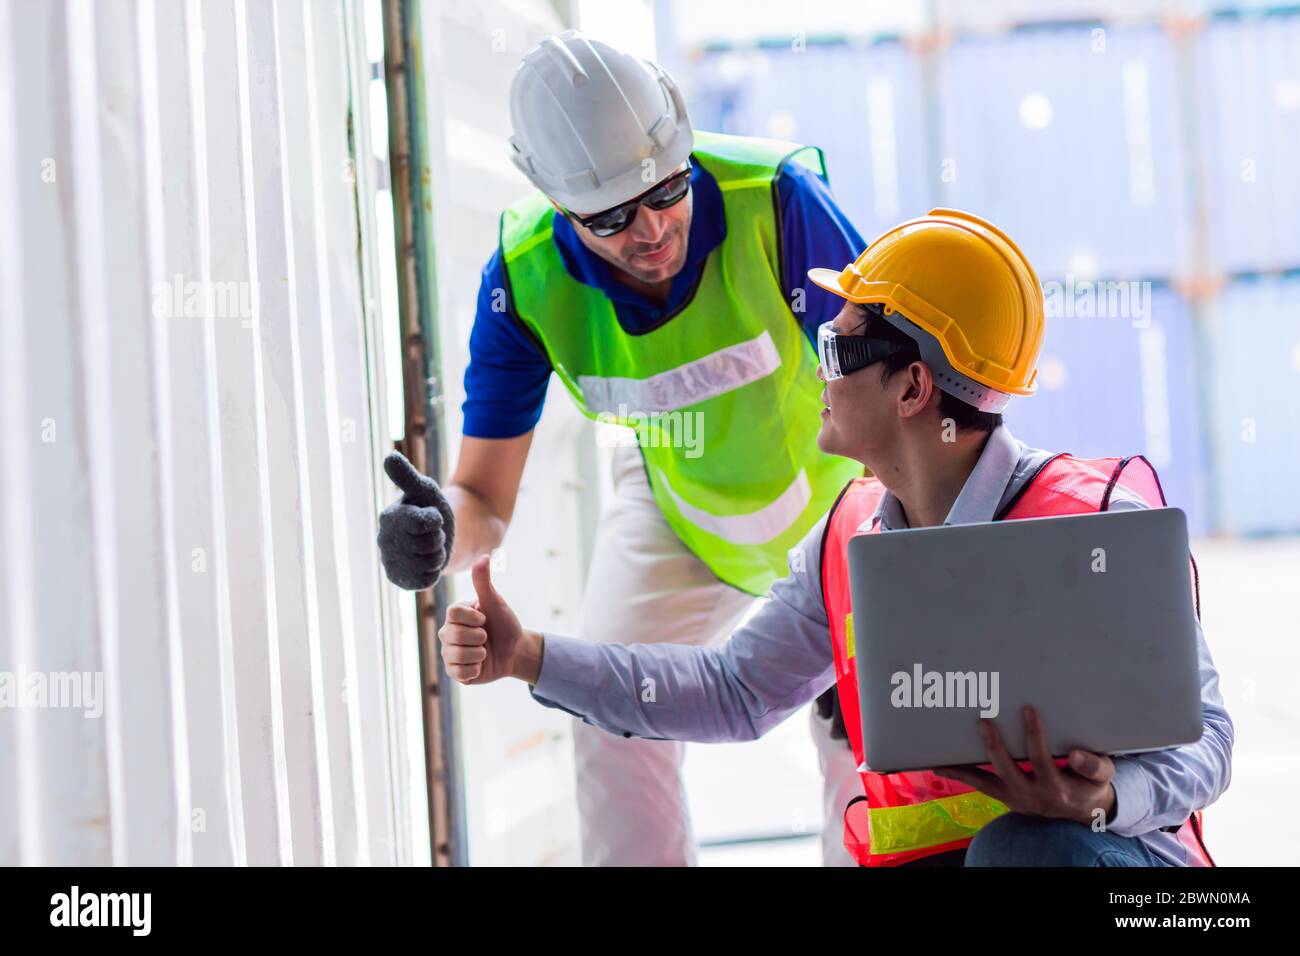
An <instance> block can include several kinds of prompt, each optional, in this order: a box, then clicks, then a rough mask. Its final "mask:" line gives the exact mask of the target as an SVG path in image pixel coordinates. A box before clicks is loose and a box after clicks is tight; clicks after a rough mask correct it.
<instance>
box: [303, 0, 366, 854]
mask: <svg viewBox="0 0 1300 956" xmlns="http://www.w3.org/2000/svg"><path fill="white" fill-rule="evenodd" d="M311 7H312V4H311V2H310V0H302V10H303V43H304V58H305V59H304V62H305V65H306V70H307V76H306V93H307V136H308V154H309V168H310V170H311V195H312V205H313V207H314V208H315V209H316V210H317V211H319V210H322V209H324V207H325V198H324V189H323V187H322V179H321V169H320V142H321V140H320V128H319V124H320V103H319V94H318V91H317V84H316V69H317V67H316V41H315V37H314V29H315V27H314V24H313V21H312V12H311ZM313 222H314V225H315V230H314V247H315V259H316V282H317V285H318V287H319V290H320V302H321V310H320V316H319V321H320V327H321V358H322V363H323V365H324V367H325V376H324V389H325V407H326V410H325V418H326V420H327V421H328V422H330V424H331V428H330V431H329V434H328V435H327V436H326V449H327V454H328V456H329V457H328V460H329V472H330V507H331V510H332V512H333V515H334V520H333V522H332V525H333V532H334V542H333V544H334V552H335V554H336V555H337V562H338V563H337V567H336V573H337V578H338V582H337V584H338V589H339V592H338V598H339V616H340V617H341V618H342V619H343V620H344V621H345V622H347V624H348V626H351V624H352V622H353V620H354V618H353V613H354V607H353V595H352V553H351V551H350V540H349V530H350V529H349V528H348V524H347V509H346V504H345V501H344V488H343V464H342V460H343V449H342V446H341V444H340V442H339V434H338V425H339V424H340V421H339V396H338V381H337V378H336V374H335V372H336V369H337V357H336V356H335V353H334V322H335V318H334V303H333V300H332V298H331V296H330V290H329V282H328V275H329V264H328V262H327V260H326V255H325V247H326V242H327V241H328V239H327V237H326V235H325V220H324V216H322V215H315V216H313ZM342 650H343V675H344V677H343V679H344V681H345V682H346V685H347V687H348V688H349V689H350V690H351V694H349V697H348V701H347V718H348V736H347V738H346V743H347V746H348V751H349V754H350V759H349V764H350V769H351V776H352V789H353V809H354V814H353V816H354V820H353V821H352V822H353V826H354V827H355V831H356V841H357V860H356V862H357V863H358V864H359V865H362V866H365V865H368V864H369V863H370V826H369V819H368V818H367V800H366V786H365V774H364V763H363V752H364V746H363V739H362V733H361V708H360V706H359V695H360V688H359V687H358V686H357V652H356V642H355V641H353V640H350V639H349V638H348V635H347V633H346V632H345V633H344V635H343V648H342Z"/></svg>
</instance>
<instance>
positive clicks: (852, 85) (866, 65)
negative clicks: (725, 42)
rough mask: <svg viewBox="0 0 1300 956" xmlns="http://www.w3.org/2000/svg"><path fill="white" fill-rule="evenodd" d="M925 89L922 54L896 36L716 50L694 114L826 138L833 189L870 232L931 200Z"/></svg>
mask: <svg viewBox="0 0 1300 956" xmlns="http://www.w3.org/2000/svg"><path fill="white" fill-rule="evenodd" d="M922 97H923V93H922V81H921V67H920V63H919V61H918V60H917V58H916V57H915V56H913V55H912V54H911V53H909V52H908V51H907V50H906V49H905V48H904V47H903V46H902V45H901V44H899V43H895V42H884V43H877V44H874V45H871V46H865V47H864V46H849V45H830V46H815V45H814V46H809V47H808V48H807V50H806V51H805V52H795V51H792V50H790V49H786V48H777V49H771V50H748V51H729V52H717V53H709V54H707V55H706V56H704V57H703V58H702V59H701V60H700V62H699V63H698V64H697V65H696V71H695V99H694V101H693V103H692V106H691V119H692V122H693V123H694V124H695V125H696V126H697V127H699V128H702V129H716V130H719V131H721V132H724V133H737V134H740V135H748V136H769V137H773V138H775V139H788V140H794V141H797V142H802V143H808V144H811V145H814V146H820V147H822V149H823V150H824V151H825V153H826V163H827V167H828V169H829V171H830V178H831V185H832V187H833V190H834V193H835V197H836V199H837V200H838V202H839V203H840V205H841V207H842V208H843V209H844V211H845V212H846V213H848V215H849V217H850V218H851V219H852V220H853V222H854V224H855V225H856V226H857V227H858V229H859V231H861V232H862V234H863V237H864V238H865V239H867V240H868V241H870V240H871V239H872V238H874V237H875V236H877V235H879V234H880V233H881V232H883V231H884V230H885V229H886V228H888V227H889V226H892V225H894V224H895V223H896V222H898V220H899V219H901V218H907V217H909V216H915V215H920V214H921V213H924V212H926V211H927V210H928V209H929V208H930V182H929V179H928V178H927V176H926V174H925V170H926V169H927V168H928V163H927V161H926V136H925V111H924V109H923V106H922ZM846 103H851V104H852V109H853V110H854V111H855V113H854V116H856V117H858V118H857V119H855V120H852V121H846V113H845V109H846V106H845V104H846Z"/></svg>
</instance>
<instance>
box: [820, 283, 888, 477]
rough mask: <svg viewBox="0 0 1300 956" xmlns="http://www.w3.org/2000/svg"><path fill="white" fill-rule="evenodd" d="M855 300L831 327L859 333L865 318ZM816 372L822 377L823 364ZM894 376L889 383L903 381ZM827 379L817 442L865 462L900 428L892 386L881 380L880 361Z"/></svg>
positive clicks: (828, 451)
mask: <svg viewBox="0 0 1300 956" xmlns="http://www.w3.org/2000/svg"><path fill="white" fill-rule="evenodd" d="M859 315H860V313H859V311H858V309H857V307H856V306H855V305H854V304H853V303H852V302H845V303H844V306H843V308H841V309H840V312H839V314H838V315H837V316H835V321H834V322H832V323H831V328H832V329H834V330H835V331H836V332H839V333H841V334H843V335H860V334H862V331H863V327H864V326H865V325H866V321H865V320H864V319H863V318H860V317H859ZM817 375H818V377H819V378H821V377H822V369H821V366H818V368H817ZM903 378H904V376H895V377H894V378H891V379H890V382H889V383H888V384H890V385H893V384H894V383H895V382H896V381H901V380H902V379H903ZM822 380H823V382H825V386H824V387H823V389H822V402H823V403H824V404H825V405H826V407H825V408H824V409H822V427H821V431H819V432H818V433H817V446H818V447H819V448H820V449H821V450H822V451H824V452H826V453H827V454H829V455H840V456H842V457H844V458H853V459H856V460H857V461H863V462H865V461H866V460H867V458H868V457H870V453H871V450H872V449H873V448H876V447H878V446H879V445H881V444H882V443H885V442H888V441H889V440H890V439H891V436H892V435H893V434H894V432H895V431H896V430H897V428H898V416H897V413H896V412H895V408H894V406H895V401H894V398H893V397H892V390H891V389H889V388H887V387H886V386H885V385H884V384H882V383H881V381H880V365H879V363H873V364H871V365H868V366H867V367H866V368H862V369H858V370H857V371H856V372H850V373H849V374H848V375H845V376H844V377H843V378H837V379H833V380H832V381H829V382H826V381H825V379H824V378H823V379H822Z"/></svg>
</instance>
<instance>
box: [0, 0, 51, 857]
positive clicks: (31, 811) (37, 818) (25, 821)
mask: <svg viewBox="0 0 1300 956" xmlns="http://www.w3.org/2000/svg"><path fill="white" fill-rule="evenodd" d="M11 39H16V37H15V35H14V33H13V26H12V20H11V5H10V4H9V3H7V2H0V40H11ZM7 52H8V51H7V50H6V53H7ZM6 61H7V64H6V66H5V67H4V69H6V70H10V71H11V70H12V69H13V63H12V61H9V60H8V58H7V57H6ZM3 86H4V88H3V89H0V136H2V137H3V138H4V141H5V142H7V143H12V142H17V140H18V125H17V112H18V110H17V103H16V102H15V101H14V100H13V99H12V94H13V93H14V92H15V91H16V90H17V88H18V85H17V84H16V83H12V82H11V83H5V84H4V85H3ZM0 190H3V191H4V192H5V193H8V194H9V195H18V169H17V165H16V163H15V162H14V153H13V151H12V150H8V149H4V150H0ZM19 222H20V220H19V217H17V216H0V306H3V308H0V379H3V380H4V381H6V382H9V383H16V385H17V387H15V388H13V389H12V390H11V391H10V392H9V393H8V397H7V398H6V400H5V401H4V402H0V448H2V449H4V454H0V489H4V491H5V492H6V493H4V494H0V508H3V509H4V512H5V515H6V519H5V528H6V529H7V533H6V534H5V536H4V540H3V541H0V555H3V557H4V566H5V568H6V569H7V570H6V574H7V575H8V577H9V588H10V590H9V607H8V609H7V610H6V612H5V613H4V615H3V620H4V626H5V631H6V632H7V633H8V635H9V639H10V641H11V642H12V645H11V646H12V648H13V663H14V668H15V671H16V673H18V674H27V673H29V672H30V671H29V668H30V667H31V663H32V660H33V659H34V657H35V648H36V611H35V605H34V601H33V599H32V595H33V594H35V583H34V580H33V578H34V574H33V568H34V567H35V561H34V559H33V555H32V553H31V551H32V549H31V547H30V545H31V542H32V541H34V540H35V534H34V532H35V526H34V524H33V522H32V520H31V511H30V509H28V508H27V507H26V502H28V501H31V500H32V498H31V481H30V479H29V476H28V470H27V469H28V466H29V465H30V461H31V459H30V455H28V454H27V451H26V449H25V448H24V443H23V442H22V440H21V436H24V435H26V434H27V433H28V432H27V415H28V413H29V411H28V405H27V380H26V379H27V377H26V375H25V369H24V363H23V356H24V355H25V350H26V343H25V336H24V335H23V320H22V316H23V295H22V286H21V285H20V281H19V277H20V276H22V275H23V274H24V269H23V259H22V256H23V243H22V237H21V231H20V229H19ZM24 545H27V547H24ZM14 731H15V732H14V756H15V757H16V760H15V765H16V766H18V767H20V768H23V770H22V772H20V773H13V774H9V775H8V776H9V777H10V779H12V780H13V782H14V787H15V794H14V796H15V803H16V806H17V809H18V820H20V821H22V825H20V826H18V827H17V830H18V839H17V843H18V863H19V864H20V865H24V866H34V865H39V864H40V863H41V862H42V854H41V834H43V833H44V830H45V820H44V813H43V812H42V801H41V794H40V780H41V771H40V768H41V748H40V738H39V735H38V734H37V732H36V720H35V714H33V713H32V709H31V708H29V707H16V708H14Z"/></svg>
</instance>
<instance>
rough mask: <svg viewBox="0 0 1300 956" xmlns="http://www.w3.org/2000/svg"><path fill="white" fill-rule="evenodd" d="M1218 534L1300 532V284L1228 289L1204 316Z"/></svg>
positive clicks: (1288, 281) (1253, 283) (1249, 283)
mask: <svg viewBox="0 0 1300 956" xmlns="http://www.w3.org/2000/svg"><path fill="white" fill-rule="evenodd" d="M1205 339H1206V342H1207V345H1208V348H1207V352H1208V358H1209V367H1210V375H1209V378H1208V381H1207V383H1206V384H1207V385H1208V386H1209V389H1210V398H1211V402H1210V405H1209V407H1210V409H1211V412H1210V414H1209V417H1208V423H1207V424H1208V438H1209V440H1210V447H1211V450H1212V454H1213V462H1214V487H1213V500H1214V508H1215V514H1216V516H1217V518H1218V524H1219V526H1220V527H1221V528H1222V529H1223V530H1225V531H1231V532H1235V533H1238V534H1271V533H1274V532H1284V531H1300V494H1297V493H1296V480H1295V476H1296V475H1297V474H1300V413H1297V408H1296V403H1297V396H1300V276H1294V275H1293V276H1288V277H1286V278H1277V277H1273V278H1268V277H1265V278H1253V279H1242V280H1238V281H1236V282H1233V283H1232V284H1231V285H1229V286H1228V287H1227V288H1226V289H1224V290H1223V292H1222V293H1221V294H1220V295H1219V296H1218V297H1217V298H1216V299H1215V300H1213V301H1212V302H1210V303H1209V304H1208V305H1207V308H1206V335H1205Z"/></svg>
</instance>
